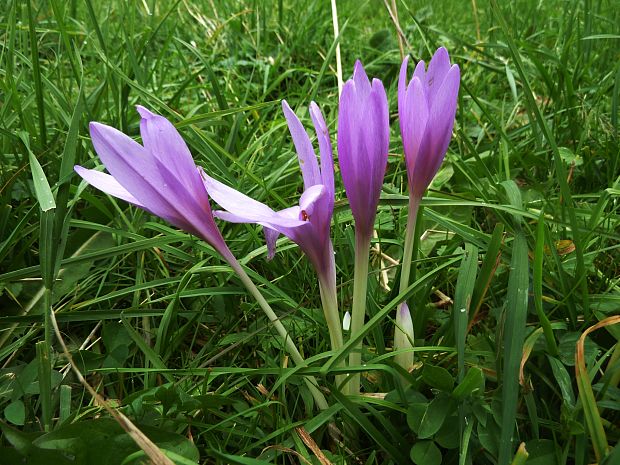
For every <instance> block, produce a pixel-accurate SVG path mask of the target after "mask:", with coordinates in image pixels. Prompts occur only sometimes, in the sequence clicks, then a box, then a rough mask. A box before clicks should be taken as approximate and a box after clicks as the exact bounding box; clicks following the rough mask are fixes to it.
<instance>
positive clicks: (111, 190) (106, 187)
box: [73, 165, 144, 208]
mask: <svg viewBox="0 0 620 465" xmlns="http://www.w3.org/2000/svg"><path fill="white" fill-rule="evenodd" d="M73 169H74V170H75V172H76V173H77V174H79V175H80V176H81V177H82V179H84V181H86V182H87V183H88V184H90V185H91V186H93V187H96V188H97V189H99V190H100V191H103V192H105V193H106V194H109V195H111V196H113V197H116V198H119V199H121V200H124V201H125V202H129V203H131V204H133V205H135V206H137V207H141V208H144V205H142V204H141V203H140V202H138V199H136V198H135V197H134V196H133V195H131V194H130V193H129V192H128V191H127V189H125V188H124V187H123V186H121V185H120V184H119V183H118V181H117V180H116V179H114V178H113V177H112V176H110V175H109V174H106V173H102V172H101V171H97V170H89V169H86V168H84V167H82V166H80V165H75V166H74V167H73Z"/></svg>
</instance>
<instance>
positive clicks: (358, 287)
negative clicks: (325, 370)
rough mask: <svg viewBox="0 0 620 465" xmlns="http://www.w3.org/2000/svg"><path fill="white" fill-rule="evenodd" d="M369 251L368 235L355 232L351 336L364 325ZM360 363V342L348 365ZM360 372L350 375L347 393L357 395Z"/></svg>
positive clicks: (358, 364)
mask: <svg viewBox="0 0 620 465" xmlns="http://www.w3.org/2000/svg"><path fill="white" fill-rule="evenodd" d="M369 253H370V235H368V234H366V235H363V237H362V235H361V234H358V232H357V231H356V232H355V267H354V271H353V306H352V308H351V337H352V338H353V337H355V336H357V334H359V332H360V331H361V329H362V327H363V326H364V317H365V316H366V291H367V289H368V256H369ZM361 363H362V343H361V342H360V343H359V344H358V345H357V347H355V348H353V351H352V352H351V354H350V355H349V366H352V367H354V366H360V365H361ZM360 379H361V376H360V373H355V374H353V375H351V381H350V382H349V394H351V395H359V393H360Z"/></svg>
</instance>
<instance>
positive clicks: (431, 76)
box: [424, 47, 450, 107]
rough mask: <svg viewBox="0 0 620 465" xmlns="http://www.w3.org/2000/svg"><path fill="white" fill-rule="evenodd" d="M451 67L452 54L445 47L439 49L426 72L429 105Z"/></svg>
mask: <svg viewBox="0 0 620 465" xmlns="http://www.w3.org/2000/svg"><path fill="white" fill-rule="evenodd" d="M449 69H450V56H449V55H448V51H447V50H446V49H445V48H444V47H440V48H439V49H437V51H436V52H435V54H434V55H433V58H432V59H431V62H430V63H429V64H428V70H427V72H426V76H425V77H426V79H425V82H424V84H425V87H426V88H427V98H428V104H429V107H432V106H433V102H434V100H435V98H436V96H437V93H438V89H439V88H440V87H441V84H442V83H443V80H444V78H445V77H446V74H447V73H448V70H449Z"/></svg>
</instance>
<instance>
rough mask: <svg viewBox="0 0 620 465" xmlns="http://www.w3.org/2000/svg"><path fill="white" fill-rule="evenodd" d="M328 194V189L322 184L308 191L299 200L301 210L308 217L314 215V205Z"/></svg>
mask: <svg viewBox="0 0 620 465" xmlns="http://www.w3.org/2000/svg"><path fill="white" fill-rule="evenodd" d="M326 193H327V192H326V189H325V187H324V186H323V185H322V184H317V185H315V186H312V187H310V188H309V189H306V190H305V191H304V193H303V194H301V197H300V199H299V208H301V210H302V211H303V212H306V214H307V215H308V216H311V215H312V214H313V213H314V204H315V203H316V202H317V200H318V199H319V198H321V197H322V196H323V195H325V194H326Z"/></svg>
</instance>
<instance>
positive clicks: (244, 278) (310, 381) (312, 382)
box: [228, 259, 328, 410]
mask: <svg viewBox="0 0 620 465" xmlns="http://www.w3.org/2000/svg"><path fill="white" fill-rule="evenodd" d="M228 263H229V264H230V266H231V267H232V269H233V270H234V271H235V273H237V276H239V279H241V282H242V283H243V284H244V285H245V287H246V288H247V290H248V291H250V294H252V296H253V297H254V298H255V299H256V301H257V302H258V305H259V306H260V307H261V309H262V310H263V312H264V313H265V315H267V318H269V321H271V323H272V324H273V327H274V328H275V329H276V331H277V332H278V334H279V335H280V337H281V338H282V340H283V342H284V347H285V348H286V351H287V352H288V353H289V355H290V356H291V358H292V359H293V362H295V365H302V366H303V365H305V364H306V362H305V360H304V358H303V357H302V356H301V354H300V353H299V350H298V349H297V346H296V345H295V343H294V342H293V340H292V339H291V337H290V336H289V334H288V332H287V331H286V328H285V327H284V325H283V324H282V322H281V321H280V319H279V318H278V315H276V314H275V312H274V311H273V309H272V308H271V306H270V305H269V304H268V303H267V301H266V300H265V298H264V297H263V295H262V294H261V293H260V291H259V290H258V288H257V287H256V285H255V284H254V282H253V281H252V280H251V279H250V277H249V276H248V275H247V273H246V272H245V270H244V269H243V267H242V266H241V264H240V263H239V262H238V261H237V260H236V259H230V260H228ZM304 381H305V382H306V385H307V386H308V389H309V390H310V392H311V394H312V397H314V401H315V402H316V404H317V405H318V407H319V408H320V409H321V410H325V409H327V408H328V404H327V401H326V400H325V396H324V395H323V393H322V392H321V391H320V390H319V388H318V385H317V382H316V379H315V378H314V376H308V377H305V378H304Z"/></svg>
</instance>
